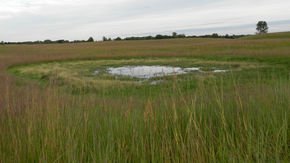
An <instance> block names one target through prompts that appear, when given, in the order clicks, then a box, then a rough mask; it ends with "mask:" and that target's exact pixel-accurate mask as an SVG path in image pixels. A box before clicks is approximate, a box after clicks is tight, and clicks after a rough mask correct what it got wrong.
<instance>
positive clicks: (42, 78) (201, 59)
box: [0, 33, 290, 162]
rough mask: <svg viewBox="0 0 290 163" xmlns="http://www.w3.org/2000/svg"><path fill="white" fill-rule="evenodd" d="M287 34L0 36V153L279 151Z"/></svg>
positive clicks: (286, 90) (287, 96) (41, 158)
mask: <svg viewBox="0 0 290 163" xmlns="http://www.w3.org/2000/svg"><path fill="white" fill-rule="evenodd" d="M289 36H290V33H277V34H269V35H264V36H251V37H246V38H241V39H235V40H230V39H171V40H155V41H120V42H99V43H84V44H49V45H5V46H0V92H1V93H0V124H1V125H0V133H1V136H0V162H289V161H290V160H289V159H290V151H289V150H290V135H289V131H290V130H289V128H290V127H289V123H290V118H289V115H290V37H289ZM122 65H168V66H179V67H191V66H192V67H196V66H198V67H202V68H203V70H204V71H207V70H210V69H211V68H212V67H217V68H219V69H227V70H229V71H228V72H226V73H218V74H217V73H216V74H215V73H189V74H186V75H178V76H175V75H174V76H169V77H165V78H162V80H164V81H165V82H164V83H160V84H157V85H151V84H150V81H147V82H144V83H141V84H140V82H138V80H137V79H131V78H116V77H113V76H110V75H108V74H105V73H102V74H100V75H92V73H93V71H94V70H95V69H101V70H103V69H105V68H106V67H108V66H113V67H117V66H122ZM152 80H154V79H152ZM156 80H160V79H159V78H158V79H156Z"/></svg>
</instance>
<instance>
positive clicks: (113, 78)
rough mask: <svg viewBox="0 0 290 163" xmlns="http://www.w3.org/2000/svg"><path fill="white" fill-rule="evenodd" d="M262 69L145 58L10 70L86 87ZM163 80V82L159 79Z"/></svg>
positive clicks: (248, 65) (57, 63) (245, 64)
mask: <svg viewBox="0 0 290 163" xmlns="http://www.w3.org/2000/svg"><path fill="white" fill-rule="evenodd" d="M260 66H261V65H259V64H257V63H253V62H252V63H248V62H225V61H224V62H219V61H214V60H201V59H196V58H170V59H164V58H148V59H129V60H125V59H121V60H79V61H55V62H49V63H36V64H28V65H20V66H16V67H13V68H11V69H10V71H11V72H12V73H14V74H15V75H18V76H21V77H26V78H31V79H37V80H40V81H44V80H47V81H51V80H53V81H54V80H56V81H58V82H59V83H62V84H63V85H76V86H80V85H86V86H88V87H100V86H112V85H120V84H126V85H127V84H138V83H140V81H149V82H141V83H145V84H146V83H149V84H150V83H151V82H153V83H159V81H160V80H161V81H170V80H171V78H168V77H170V76H183V77H179V80H180V81H182V80H183V79H185V78H184V77H189V78H190V80H197V79H196V77H201V76H202V77H210V76H211V77H214V76H217V75H221V74H225V75H226V74H227V72H229V71H231V72H237V73H239V72H241V71H243V70H246V69H249V68H250V69H256V68H258V67H260ZM160 78H163V79H160Z"/></svg>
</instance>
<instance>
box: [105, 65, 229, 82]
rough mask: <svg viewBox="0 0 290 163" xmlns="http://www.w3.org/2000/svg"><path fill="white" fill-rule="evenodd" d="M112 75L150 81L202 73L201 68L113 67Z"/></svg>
mask: <svg viewBox="0 0 290 163" xmlns="http://www.w3.org/2000/svg"><path fill="white" fill-rule="evenodd" d="M107 71H108V73H109V74H111V75H115V76H116V75H118V76H127V77H132V78H139V79H150V78H154V77H163V76H170V75H181V74H186V73H190V72H202V71H201V69H200V68H199V67H190V68H181V67H171V66H124V67H111V68H108V69H107ZM213 72H226V70H219V71H213Z"/></svg>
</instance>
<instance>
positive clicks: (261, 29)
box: [0, 21, 269, 45]
mask: <svg viewBox="0 0 290 163" xmlns="http://www.w3.org/2000/svg"><path fill="white" fill-rule="evenodd" d="M256 30H257V33H256V34H265V33H268V30H269V27H268V24H267V22H266V21H259V22H258V23H257V25H256ZM244 36H249V35H228V34H226V35H219V34H218V33H213V34H211V35H202V36H195V35H193V36H186V35H185V34H178V33H177V32H173V33H172V35H161V34H158V35H156V36H142V37H134V36H133V37H125V38H121V37H116V38H114V39H112V38H110V37H105V36H104V37H103V39H102V41H104V42H105V41H130V40H161V39H176V38H223V39H237V38H241V37H244ZM84 42H96V41H95V40H94V38H93V37H89V39H87V40H74V41H69V40H55V41H52V40H44V41H25V42H4V41H2V42H0V44H2V45H4V44H63V43H84Z"/></svg>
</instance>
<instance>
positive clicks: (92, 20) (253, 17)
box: [0, 0, 290, 41]
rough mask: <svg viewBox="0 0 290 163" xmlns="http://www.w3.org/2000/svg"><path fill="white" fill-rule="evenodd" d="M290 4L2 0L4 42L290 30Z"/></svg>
mask: <svg viewBox="0 0 290 163" xmlns="http://www.w3.org/2000/svg"><path fill="white" fill-rule="evenodd" d="M289 7H290V0H0V40H3V41H34V40H45V39H51V40H58V39H67V40H82V39H87V38H89V37H90V36H92V37H94V38H95V39H101V38H102V37H103V36H106V37H112V38H115V37H117V36H121V37H127V36H145V35H155V34H171V33H172V32H174V31H176V32H178V33H184V34H187V35H203V34H212V33H219V34H254V33H255V25H256V23H257V22H258V21H260V20H265V21H267V22H268V24H269V27H270V32H280V31H290V9H289Z"/></svg>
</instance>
